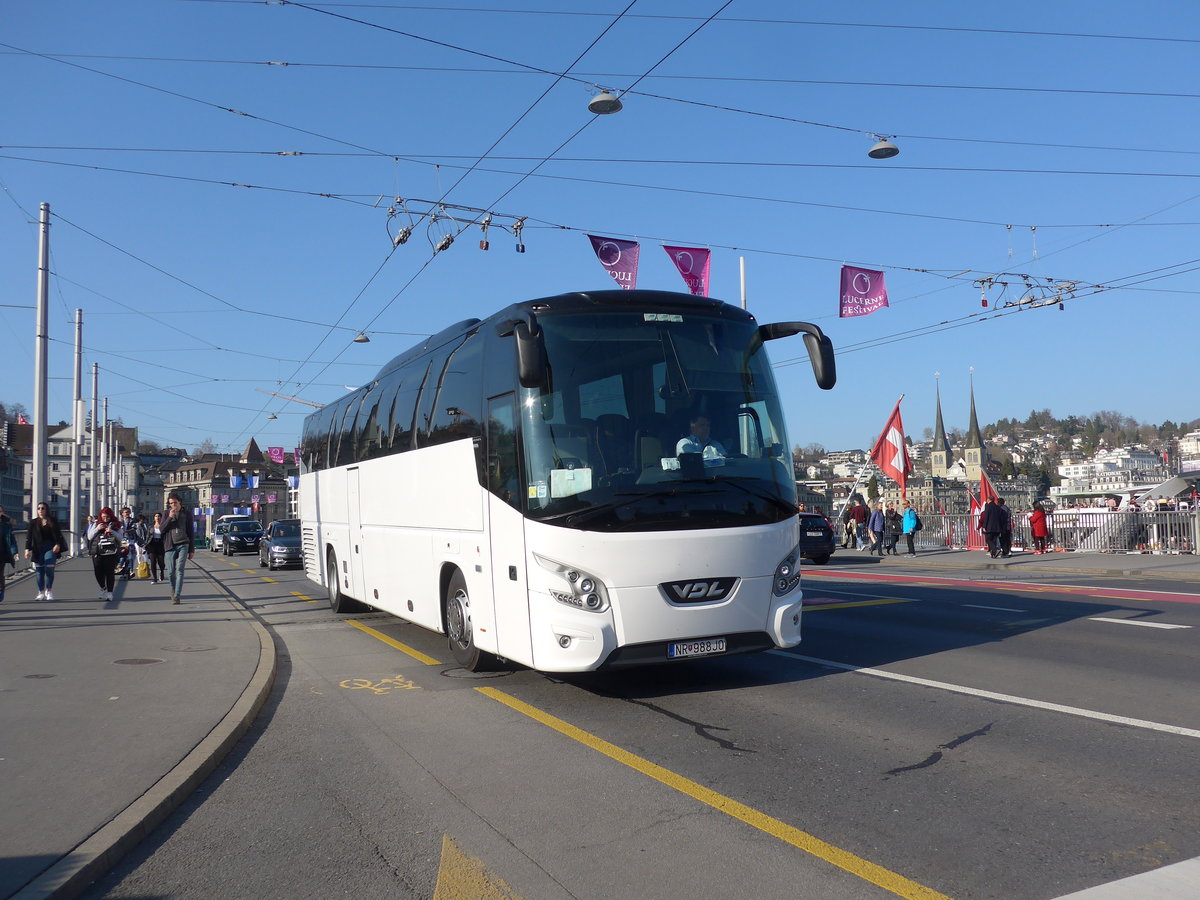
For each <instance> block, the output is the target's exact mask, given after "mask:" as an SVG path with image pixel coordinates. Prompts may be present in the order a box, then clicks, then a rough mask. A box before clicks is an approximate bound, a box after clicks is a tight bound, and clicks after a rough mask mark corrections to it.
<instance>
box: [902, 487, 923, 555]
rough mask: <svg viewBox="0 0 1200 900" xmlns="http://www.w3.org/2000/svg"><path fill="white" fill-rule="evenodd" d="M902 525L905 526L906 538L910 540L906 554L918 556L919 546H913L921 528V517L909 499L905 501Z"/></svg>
mask: <svg viewBox="0 0 1200 900" xmlns="http://www.w3.org/2000/svg"><path fill="white" fill-rule="evenodd" d="M902 527H903V528H904V539H905V540H906V541H908V553H906V554H905V556H916V555H917V548H916V547H915V546H913V539H914V538H915V536H916V533H917V532H918V531H920V530H921V517H920V516H918V515H917V511H916V510H915V509H913V507H912V505H911V504H910V503H909V502H908V501H907V500H905V501H904V514H903V517H902Z"/></svg>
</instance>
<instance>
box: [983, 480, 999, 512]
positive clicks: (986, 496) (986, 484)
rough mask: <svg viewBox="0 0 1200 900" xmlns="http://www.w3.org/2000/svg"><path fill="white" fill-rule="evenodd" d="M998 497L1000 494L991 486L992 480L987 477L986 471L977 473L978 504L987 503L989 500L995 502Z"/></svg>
mask: <svg viewBox="0 0 1200 900" xmlns="http://www.w3.org/2000/svg"><path fill="white" fill-rule="evenodd" d="M999 499H1000V495H999V494H997V493H996V489H995V488H994V487H993V486H992V480H991V479H990V478H988V477H987V472H980V473H979V505H980V506H982V505H983V504H985V503H987V502H988V501H989V500H991V501H992V502H993V503H995V502H996V501H997V500H999Z"/></svg>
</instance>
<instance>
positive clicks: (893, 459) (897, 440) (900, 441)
mask: <svg viewBox="0 0 1200 900" xmlns="http://www.w3.org/2000/svg"><path fill="white" fill-rule="evenodd" d="M903 399H904V398H903V397H901V398H900V400H903ZM900 400H897V401H896V408H895V409H893V410H892V414H891V415H890V416H888V420H887V424H886V425H884V426H883V431H882V432H881V433H880V435H879V439H878V440H877V441H875V446H874V447H872V448H871V462H873V463H875V465H877V466H879V468H880V469H882V470H883V474H884V475H886V476H887V477H888V478H890V479H892V481H894V482H896V484H898V485H900V496H901V497H903V496H905V492H906V488H907V486H908V473H909V472H911V471H912V465H911V464H910V463H909V460H908V447H906V446H905V445H904V424H903V423H902V422H901V421H900Z"/></svg>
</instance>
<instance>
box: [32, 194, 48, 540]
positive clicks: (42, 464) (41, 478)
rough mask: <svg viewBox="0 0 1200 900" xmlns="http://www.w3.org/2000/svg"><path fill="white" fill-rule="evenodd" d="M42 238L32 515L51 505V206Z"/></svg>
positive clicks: (35, 360)
mask: <svg viewBox="0 0 1200 900" xmlns="http://www.w3.org/2000/svg"><path fill="white" fill-rule="evenodd" d="M41 209H42V213H41V223H40V237H39V239H38V277H37V332H36V337H35V338H34V345H33V479H32V486H33V494H32V496H31V497H30V506H31V508H30V510H29V515H30V516H31V517H32V516H33V514H34V512H35V511H36V510H37V505H38V504H39V503H42V502H45V503H49V502H50V496H49V494H48V493H47V492H46V416H47V408H48V406H49V404H48V402H47V399H46V390H47V386H48V384H49V380H48V363H47V359H46V356H47V351H48V349H49V347H48V338H49V334H48V332H49V312H48V308H49V298H50V204H49V203H43V204H42V207H41Z"/></svg>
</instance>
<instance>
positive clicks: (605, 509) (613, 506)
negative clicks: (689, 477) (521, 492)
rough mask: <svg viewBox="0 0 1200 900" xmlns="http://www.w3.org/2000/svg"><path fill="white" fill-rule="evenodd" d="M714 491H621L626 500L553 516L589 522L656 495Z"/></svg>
mask: <svg viewBox="0 0 1200 900" xmlns="http://www.w3.org/2000/svg"><path fill="white" fill-rule="evenodd" d="M716 493H719V492H718V491H716V490H706V491H677V490H674V489H672V490H670V491H653V492H649V493H647V492H643V491H622V492H620V493H618V494H617V495H616V496H619V497H629V499H628V500H620V501H613V502H611V503H601V504H598V505H596V506H590V507H588V508H587V509H580V510H576V511H574V512H570V513H565V514H563V515H561V516H555V517H554V518H556V519H559V518H561V519H562V520H563V521H564V522H565V523H566V524H567V525H582V524H583V523H584V522H589V521H591V520H592V519H595V518H596V517H598V516H600V515H602V514H604V513H611V512H616V511H617V510H618V509H623V508H624V507H626V506H632V505H633V504H635V503H639V502H641V501H642V500H653V499H655V498H658V497H677V496H680V495H681V494H682V495H687V496H691V495H693V494H716ZM543 521H545V520H543Z"/></svg>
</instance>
